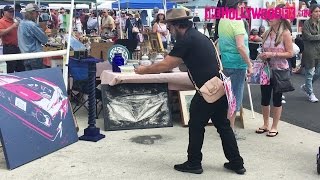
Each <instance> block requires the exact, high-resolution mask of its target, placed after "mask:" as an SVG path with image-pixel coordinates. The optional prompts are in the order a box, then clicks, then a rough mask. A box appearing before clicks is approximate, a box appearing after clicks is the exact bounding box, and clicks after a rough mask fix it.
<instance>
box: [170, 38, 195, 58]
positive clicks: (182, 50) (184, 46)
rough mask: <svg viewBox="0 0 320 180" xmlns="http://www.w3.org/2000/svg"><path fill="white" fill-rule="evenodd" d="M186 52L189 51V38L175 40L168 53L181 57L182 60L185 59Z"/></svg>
mask: <svg viewBox="0 0 320 180" xmlns="http://www.w3.org/2000/svg"><path fill="white" fill-rule="evenodd" d="M188 52H190V40H189V38H187V39H183V40H179V41H177V42H176V43H175V44H174V47H173V49H172V50H171V52H170V53H169V55H170V56H174V57H179V58H182V60H183V61H185V57H186V55H187V53H188Z"/></svg>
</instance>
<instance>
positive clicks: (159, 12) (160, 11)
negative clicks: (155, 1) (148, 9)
mask: <svg viewBox="0 0 320 180" xmlns="http://www.w3.org/2000/svg"><path fill="white" fill-rule="evenodd" d="M158 14H163V15H166V14H165V13H164V10H163V9H160V10H159V11H158V13H157V15H158Z"/></svg>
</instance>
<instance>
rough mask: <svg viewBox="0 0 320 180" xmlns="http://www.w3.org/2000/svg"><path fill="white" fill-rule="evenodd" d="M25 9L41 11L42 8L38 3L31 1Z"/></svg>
mask: <svg viewBox="0 0 320 180" xmlns="http://www.w3.org/2000/svg"><path fill="white" fill-rule="evenodd" d="M25 11H26V12H31V11H37V12H41V11H42V10H41V9H40V8H39V7H38V6H37V5H36V4H34V3H30V4H27V6H26V7H25Z"/></svg>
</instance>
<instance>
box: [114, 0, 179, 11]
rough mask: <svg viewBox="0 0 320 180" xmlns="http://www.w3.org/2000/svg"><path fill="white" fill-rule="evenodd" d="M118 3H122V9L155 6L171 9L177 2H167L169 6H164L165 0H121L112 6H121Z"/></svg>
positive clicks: (151, 7) (150, 7)
mask: <svg viewBox="0 0 320 180" xmlns="http://www.w3.org/2000/svg"><path fill="white" fill-rule="evenodd" d="M118 4H120V9H153V8H154V7H158V8H160V9H171V8H173V6H175V5H176V3H173V2H166V4H167V7H166V8H164V7H163V0H120V3H119V2H114V3H112V8H117V9H118V8H119V6H118Z"/></svg>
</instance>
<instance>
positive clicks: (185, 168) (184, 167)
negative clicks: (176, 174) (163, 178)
mask: <svg viewBox="0 0 320 180" xmlns="http://www.w3.org/2000/svg"><path fill="white" fill-rule="evenodd" d="M174 169H175V170H177V171H181V172H188V173H194V174H201V173H202V172H203V169H202V167H201V165H200V166H193V165H192V164H191V163H189V162H188V161H187V162H185V163H183V164H176V165H174Z"/></svg>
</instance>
